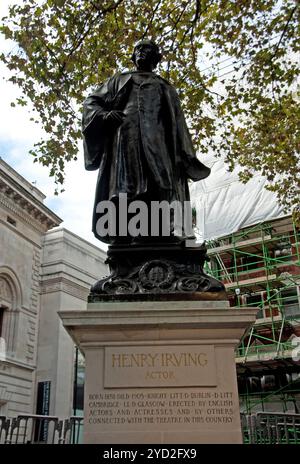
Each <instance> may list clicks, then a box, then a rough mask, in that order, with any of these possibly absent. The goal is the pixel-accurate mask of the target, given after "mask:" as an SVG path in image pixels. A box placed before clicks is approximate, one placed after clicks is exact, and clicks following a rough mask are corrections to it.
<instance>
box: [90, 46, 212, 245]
mask: <svg viewBox="0 0 300 464" xmlns="http://www.w3.org/2000/svg"><path fill="white" fill-rule="evenodd" d="M132 60H133V62H134V64H135V67H136V70H135V71H130V72H124V73H118V74H116V75H114V76H113V77H111V78H110V79H108V81H106V82H105V83H103V84H102V85H100V86H99V87H98V88H97V89H96V90H95V91H94V92H93V93H91V94H90V95H89V96H88V98H87V99H86V100H85V102H84V112H83V135H84V156H85V168H86V169H87V170H95V169H99V176H98V181H97V187H96V196H95V206H94V213H93V232H94V234H95V236H96V237H97V238H99V239H100V240H101V241H103V242H106V243H114V242H113V240H115V239H116V237H111V236H110V235H109V234H108V235H107V236H102V235H99V233H98V231H97V220H98V218H99V212H97V205H98V204H99V202H102V201H107V200H110V201H112V202H114V204H115V205H116V206H118V204H119V198H120V195H121V194H127V198H128V201H129V202H132V201H135V200H142V201H145V202H146V203H147V204H149V202H151V201H154V200H155V201H163V200H165V201H167V202H169V203H171V202H173V201H174V200H177V201H179V202H184V201H188V200H189V190H188V184H187V180H188V179H192V180H193V181H198V180H200V179H204V178H205V177H207V176H208V175H209V173H210V169H209V168H207V167H206V166H204V165H203V164H202V163H201V162H200V161H199V160H198V159H197V157H196V154H195V150H194V148H193V145H192V142H191V137H190V134H189V132H188V129H187V125H186V122H185V118H184V115H183V112H182V109H181V106H180V101H179V98H178V95H177V93H176V91H175V89H174V88H173V87H172V86H171V85H170V83H169V82H168V81H166V80H165V79H163V78H161V77H160V76H158V75H157V74H155V73H154V72H153V70H154V69H155V67H156V65H157V64H158V63H159V61H160V60H161V54H160V52H159V49H158V47H157V45H156V44H155V43H154V42H152V41H150V40H146V39H145V40H141V41H139V42H138V43H137V44H136V45H135V48H134V52H133V55H132ZM117 235H118V233H117ZM132 239H133V238H132V237H130V235H129V236H128V237H127V241H128V242H130V241H131V240H132ZM170 241H172V239H171V238H170Z"/></svg>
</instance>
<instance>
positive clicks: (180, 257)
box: [89, 245, 226, 302]
mask: <svg viewBox="0 0 300 464" xmlns="http://www.w3.org/2000/svg"><path fill="white" fill-rule="evenodd" d="M206 260H208V257H207V254H206V248H205V247H203V246H201V247H197V248H194V247H193V248H185V247H184V246H182V245H174V246H168V247H167V246H164V245H161V246H159V245H156V246H153V247H151V248H150V247H145V246H144V247H139V246H130V247H120V246H111V247H109V250H108V259H107V264H109V267H110V271H111V274H110V275H109V276H108V277H105V278H103V279H101V280H99V281H98V282H96V284H94V285H93V287H92V288H91V293H90V295H89V302H96V301H107V300H111V299H117V298H118V299H121V300H124V299H128V300H130V299H131V298H130V297H131V296H132V297H133V299H136V298H135V297H137V296H138V295H139V296H142V295H143V296H144V297H145V298H143V299H145V300H149V299H153V298H151V296H155V295H156V296H157V297H158V296H159V298H160V297H161V296H163V295H166V296H167V297H168V299H176V295H177V296H179V295H188V294H193V295H200V294H201V295H203V293H205V294H207V296H208V295H209V298H207V299H220V297H221V294H220V293H222V299H226V296H225V297H224V295H225V288H224V285H223V284H222V283H221V282H219V281H218V280H216V279H214V278H213V277H211V276H209V275H207V274H205V273H204V272H203V265H204V262H205V261H206ZM214 295H215V298H214ZM126 297H128V298H126ZM172 297H173V298H172ZM138 299H142V298H138ZM188 299H190V298H188ZM201 299H205V298H203V297H202V298H201Z"/></svg>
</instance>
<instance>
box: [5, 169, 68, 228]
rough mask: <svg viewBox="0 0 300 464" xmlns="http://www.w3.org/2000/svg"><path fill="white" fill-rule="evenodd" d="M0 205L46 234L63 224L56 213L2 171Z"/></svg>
mask: <svg viewBox="0 0 300 464" xmlns="http://www.w3.org/2000/svg"><path fill="white" fill-rule="evenodd" d="M0 203H1V204H3V205H4V206H5V207H6V208H7V209H8V210H10V211H12V212H13V213H14V214H15V215H16V216H18V217H19V218H20V219H21V220H22V221H24V222H26V223H27V224H29V225H31V226H33V227H34V228H36V229H37V230H39V231H41V232H46V231H47V230H49V229H52V228H53V227H56V226H58V225H59V224H60V223H61V222H62V220H61V219H60V218H59V217H58V216H57V215H56V214H55V213H53V212H52V211H51V210H50V209H49V208H47V207H46V206H45V205H44V204H43V203H42V202H40V201H39V200H38V199H37V198H36V197H35V196H34V195H32V194H31V193H30V192H28V191H27V190H26V189H25V188H24V187H22V186H21V185H19V184H18V183H17V182H16V181H15V180H14V179H13V178H11V177H10V176H9V175H8V174H7V173H6V172H5V171H2V170H0Z"/></svg>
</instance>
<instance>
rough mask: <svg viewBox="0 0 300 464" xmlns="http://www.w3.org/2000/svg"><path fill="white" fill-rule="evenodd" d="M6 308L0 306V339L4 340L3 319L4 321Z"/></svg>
mask: <svg viewBox="0 0 300 464" xmlns="http://www.w3.org/2000/svg"><path fill="white" fill-rule="evenodd" d="M4 311H5V308H4V307H3V306H0V338H2V333H3V332H2V328H3V319H4Z"/></svg>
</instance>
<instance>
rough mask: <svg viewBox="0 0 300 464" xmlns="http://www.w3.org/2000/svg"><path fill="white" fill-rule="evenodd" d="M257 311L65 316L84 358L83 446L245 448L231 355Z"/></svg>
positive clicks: (105, 306) (222, 304)
mask: <svg viewBox="0 0 300 464" xmlns="http://www.w3.org/2000/svg"><path fill="white" fill-rule="evenodd" d="M256 311H257V310H256V309H253V308H243V309H232V308H229V305H228V302H226V301H172V302H167V301H164V302H158V301H154V302H150V301H147V302H138V301H136V302H121V303H118V302H107V303H91V304H88V306H87V310H86V311H64V312H61V313H60V317H61V319H62V321H63V324H64V326H65V328H66V330H67V331H68V332H69V334H70V335H71V337H72V338H73V340H74V342H75V343H76V344H77V345H78V346H79V347H80V349H81V351H82V352H83V353H84V355H85V362H86V379H85V403H84V442H85V443H106V444H113V443H133V444H139V443H159V444H161V443H169V444H170V443H177V444H178V443H195V444H196V443H241V442H242V434H241V426H240V414H239V401H238V392H237V381H236V369H235V356H234V348H235V347H236V345H237V344H238V343H239V341H240V339H241V337H242V335H243V334H244V332H245V330H246V329H247V328H248V327H249V326H250V325H252V324H253V322H254V321H255V314H256Z"/></svg>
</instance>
